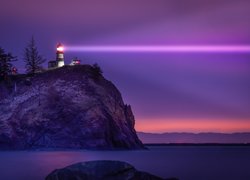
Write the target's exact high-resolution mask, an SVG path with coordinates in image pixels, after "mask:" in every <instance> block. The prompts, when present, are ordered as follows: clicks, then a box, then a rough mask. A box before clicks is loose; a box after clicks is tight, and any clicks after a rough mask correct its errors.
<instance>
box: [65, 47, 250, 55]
mask: <svg viewBox="0 0 250 180" xmlns="http://www.w3.org/2000/svg"><path fill="white" fill-rule="evenodd" d="M65 49H66V50H67V51H78V52H134V53H136V52H156V53H157V52H163V53H250V45H243V46H241V45H239V46H237V45H235V46H224V45H223V46H217V45H215V46H210V45H209V46H199V45H196V46H165V45H163V46H159V45H157V46H68V47H66V48H65Z"/></svg>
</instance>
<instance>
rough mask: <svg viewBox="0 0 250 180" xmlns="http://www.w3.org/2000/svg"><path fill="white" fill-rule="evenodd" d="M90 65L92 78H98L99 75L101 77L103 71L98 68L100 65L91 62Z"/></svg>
mask: <svg viewBox="0 0 250 180" xmlns="http://www.w3.org/2000/svg"><path fill="white" fill-rule="evenodd" d="M92 67H93V75H94V79H95V80H98V79H99V77H101V75H102V73H103V71H102V69H101V68H100V66H99V65H98V64H97V63H95V64H93V66H92Z"/></svg>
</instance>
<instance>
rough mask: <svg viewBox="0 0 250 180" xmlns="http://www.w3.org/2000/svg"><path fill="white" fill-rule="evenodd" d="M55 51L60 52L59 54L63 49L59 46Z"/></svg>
mask: <svg viewBox="0 0 250 180" xmlns="http://www.w3.org/2000/svg"><path fill="white" fill-rule="evenodd" d="M56 50H57V51H60V52H63V50H64V48H63V46H59V47H57V48H56Z"/></svg>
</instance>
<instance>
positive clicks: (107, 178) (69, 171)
mask: <svg viewBox="0 0 250 180" xmlns="http://www.w3.org/2000/svg"><path fill="white" fill-rule="evenodd" d="M68 179H72V180H74V179H77V180H101V179H103V180H140V179H142V180H162V178H160V177H157V176H154V175H151V174H149V173H146V172H141V171H138V170H136V169H135V168H134V167H133V166H131V165H130V164H128V163H125V162H120V161H89V162H84V163H77V164H73V165H71V166H68V167H65V168H62V169H57V170H54V171H53V172H51V173H50V174H49V175H48V176H47V177H46V180H68ZM169 180H170V179H169ZM172 180H174V179H172Z"/></svg>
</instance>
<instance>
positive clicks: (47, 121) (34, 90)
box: [0, 65, 143, 149]
mask: <svg viewBox="0 0 250 180" xmlns="http://www.w3.org/2000/svg"><path fill="white" fill-rule="evenodd" d="M10 91H11V92H10ZM134 125H135V120H134V116H133V113H132V110H131V107H130V106H129V105H125V104H124V102H123V100H122V97H121V94H120V92H119V91H118V90H117V88H116V87H115V86H114V85H113V84H112V83H111V82H110V81H108V80H106V79H105V78H104V77H103V76H102V74H101V73H100V72H99V71H98V69H97V68H95V67H93V66H90V65H79V66H65V67H62V68H58V69H54V70H49V71H46V72H42V73H38V74H35V75H34V76H27V75H23V76H20V75H19V76H15V77H12V82H11V84H10V86H8V88H7V87H6V85H4V84H3V83H0V149H37V148H84V149H116V148H121V149H136V148H143V145H142V143H141V141H140V140H139V139H138V137H137V135H136V132H135V129H134Z"/></svg>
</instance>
